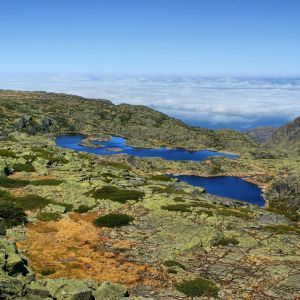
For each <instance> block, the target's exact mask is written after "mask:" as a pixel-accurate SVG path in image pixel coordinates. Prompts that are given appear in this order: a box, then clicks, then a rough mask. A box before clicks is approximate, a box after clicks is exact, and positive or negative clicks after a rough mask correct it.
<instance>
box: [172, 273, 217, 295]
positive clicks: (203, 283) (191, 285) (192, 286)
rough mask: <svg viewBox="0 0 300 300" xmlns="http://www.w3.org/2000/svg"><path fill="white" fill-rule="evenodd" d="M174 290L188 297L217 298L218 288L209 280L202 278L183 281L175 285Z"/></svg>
mask: <svg viewBox="0 0 300 300" xmlns="http://www.w3.org/2000/svg"><path fill="white" fill-rule="evenodd" d="M176 288H177V290H178V291H179V292H181V293H183V294H185V295H186V296H188V297H200V296H206V297H217V296H218V292H219V288H218V287H217V286H216V285H215V284H214V283H213V282H212V281H211V280H208V279H205V278H202V277H199V278H195V279H192V280H184V281H182V282H181V283H178V284H176Z"/></svg>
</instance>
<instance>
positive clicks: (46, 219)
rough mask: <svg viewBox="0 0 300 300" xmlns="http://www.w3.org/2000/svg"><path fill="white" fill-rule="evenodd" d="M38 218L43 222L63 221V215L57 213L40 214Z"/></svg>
mask: <svg viewBox="0 0 300 300" xmlns="http://www.w3.org/2000/svg"><path fill="white" fill-rule="evenodd" d="M36 218H37V219H38V220H40V221H43V222H49V221H58V220H59V219H61V215H60V214H59V213H56V212H40V213H38V214H37V215H36Z"/></svg>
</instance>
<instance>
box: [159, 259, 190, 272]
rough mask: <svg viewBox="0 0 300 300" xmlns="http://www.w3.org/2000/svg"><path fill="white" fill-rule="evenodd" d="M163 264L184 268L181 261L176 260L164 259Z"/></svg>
mask: <svg viewBox="0 0 300 300" xmlns="http://www.w3.org/2000/svg"><path fill="white" fill-rule="evenodd" d="M164 266H166V267H168V268H174V267H179V268H180V269H183V270H185V269H186V267H185V266H184V265H183V264H182V263H180V262H178V261H176V260H166V261H164Z"/></svg>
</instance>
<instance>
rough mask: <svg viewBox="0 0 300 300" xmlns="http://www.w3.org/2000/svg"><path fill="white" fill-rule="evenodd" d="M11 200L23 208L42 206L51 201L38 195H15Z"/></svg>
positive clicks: (30, 208) (29, 208)
mask: <svg viewBox="0 0 300 300" xmlns="http://www.w3.org/2000/svg"><path fill="white" fill-rule="evenodd" d="M12 201H14V202H15V203H16V204H17V205H18V206H20V207H22V208H23V209H25V210H32V209H38V208H43V207H45V206H47V205H48V204H50V203H51V201H50V200H48V199H47V198H45V197H41V196H38V195H26V196H23V197H15V198H14V199H12Z"/></svg>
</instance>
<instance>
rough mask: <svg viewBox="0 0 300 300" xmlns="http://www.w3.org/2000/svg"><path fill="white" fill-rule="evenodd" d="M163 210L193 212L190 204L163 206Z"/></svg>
mask: <svg viewBox="0 0 300 300" xmlns="http://www.w3.org/2000/svg"><path fill="white" fill-rule="evenodd" d="M161 208H162V209H164V210H168V211H180V212H191V210H190V206H189V205H188V204H170V205H165V206H162V207H161Z"/></svg>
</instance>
